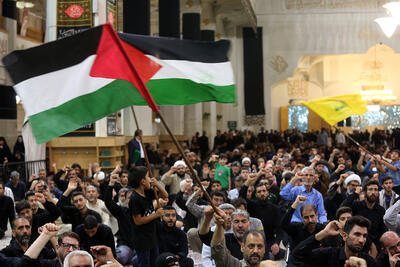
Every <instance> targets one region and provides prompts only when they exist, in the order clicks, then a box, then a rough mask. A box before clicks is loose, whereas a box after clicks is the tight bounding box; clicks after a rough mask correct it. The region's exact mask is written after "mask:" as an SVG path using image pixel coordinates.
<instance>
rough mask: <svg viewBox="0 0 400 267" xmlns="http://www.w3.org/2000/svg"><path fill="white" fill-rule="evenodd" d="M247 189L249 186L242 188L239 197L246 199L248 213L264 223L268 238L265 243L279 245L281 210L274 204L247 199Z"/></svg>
mask: <svg viewBox="0 0 400 267" xmlns="http://www.w3.org/2000/svg"><path fill="white" fill-rule="evenodd" d="M247 189H248V187H247V186H242V188H241V189H240V191H239V196H240V197H242V198H244V199H246V202H247V211H248V212H249V214H250V216H251V217H255V218H258V219H260V220H261V221H262V224H263V227H264V233H265V238H266V242H265V243H266V244H267V245H272V244H273V243H279V241H280V239H279V238H278V237H277V233H278V230H279V228H280V223H281V212H280V209H279V208H278V207H277V206H275V205H274V204H271V203H268V202H262V201H259V200H250V199H247V198H246V194H247Z"/></svg>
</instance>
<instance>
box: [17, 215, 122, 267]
mask: <svg viewBox="0 0 400 267" xmlns="http://www.w3.org/2000/svg"><path fill="white" fill-rule="evenodd" d="M60 228H61V227H60V226H57V225H55V224H52V223H48V224H46V225H44V226H43V227H42V233H41V234H40V236H39V237H38V238H37V240H35V242H34V243H33V244H32V245H31V246H30V247H29V248H28V250H27V251H26V252H25V254H24V257H23V258H22V261H21V262H20V264H19V265H18V266H19V267H36V266H37V267H50V266H57V267H58V266H61V267H63V266H64V267H69V266H90V267H94V260H93V257H92V256H91V255H90V254H89V253H88V252H87V251H81V250H78V249H79V242H77V241H78V240H76V237H77V236H76V234H74V233H72V235H71V232H70V233H65V234H62V235H61V236H60V237H59V240H58V242H59V243H60V239H62V240H64V241H62V242H63V244H64V245H63V247H64V248H66V247H67V245H69V246H68V250H69V251H64V252H63V253H62V254H63V255H60V254H61V252H60V253H59V257H60V259H59V260H56V261H54V260H53V261H48V260H37V257H38V255H39V253H40V252H41V250H42V249H43V247H44V246H45V244H46V243H47V242H48V241H50V240H51V239H54V238H55V236H56V235H57V234H58V231H59V230H60ZM78 238H79V237H78ZM66 242H71V243H66ZM90 249H91V253H92V255H93V256H94V259H95V260H96V261H97V265H98V266H103V265H105V264H110V266H113V267H122V265H121V264H119V262H118V261H117V260H116V259H115V258H114V256H113V253H112V251H111V248H109V247H107V246H93V247H91V248H90ZM61 260H63V261H62V262H61Z"/></svg>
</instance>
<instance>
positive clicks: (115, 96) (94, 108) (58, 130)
mask: <svg viewBox="0 0 400 267" xmlns="http://www.w3.org/2000/svg"><path fill="white" fill-rule="evenodd" d="M138 95H139V97H140V98H141V96H140V94H139V91H138V90H137V89H136V88H135V87H134V86H133V85H132V84H131V83H129V82H127V81H123V80H115V81H113V82H111V83H110V84H108V85H107V86H105V87H103V88H100V89H99V90H97V91H96V92H93V93H91V94H87V95H82V96H79V97H77V98H74V99H72V100H71V101H68V102H66V103H64V104H62V105H60V106H58V107H55V108H52V109H49V110H46V111H43V112H40V113H37V114H35V115H32V116H30V117H29V120H30V123H31V126H32V131H33V134H34V135H35V137H36V141H37V142H38V143H39V144H41V143H44V142H47V141H49V140H51V139H53V138H55V137H58V136H60V135H63V134H66V133H69V132H71V131H73V130H75V129H78V128H80V127H83V126H85V125H88V124H90V123H92V122H94V121H96V120H99V119H101V118H104V117H105V116H107V115H109V114H111V113H113V112H116V111H117V110H120V109H122V108H125V107H128V106H130V105H132V103H135V98H138ZM143 101H144V100H143Z"/></svg>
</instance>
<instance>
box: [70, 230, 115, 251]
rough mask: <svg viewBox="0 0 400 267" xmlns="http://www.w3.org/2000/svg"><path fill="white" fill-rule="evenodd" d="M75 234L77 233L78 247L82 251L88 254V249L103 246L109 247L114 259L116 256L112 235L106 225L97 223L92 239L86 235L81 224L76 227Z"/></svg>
mask: <svg viewBox="0 0 400 267" xmlns="http://www.w3.org/2000/svg"><path fill="white" fill-rule="evenodd" d="M75 233H77V234H78V235H79V237H80V238H81V240H80V241H79V246H80V248H81V249H82V250H86V251H87V252H89V253H90V247H92V246H98V245H104V246H107V247H110V248H111V250H112V252H113V254H114V257H115V256H116V253H115V242H114V235H113V233H112V231H111V228H110V227H108V226H107V225H104V224H102V223H99V227H98V228H97V232H96V233H95V234H94V236H92V237H90V236H88V235H87V234H86V232H85V227H84V225H83V224H81V225H78V227H76V229H75Z"/></svg>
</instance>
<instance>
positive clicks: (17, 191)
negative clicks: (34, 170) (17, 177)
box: [6, 181, 26, 201]
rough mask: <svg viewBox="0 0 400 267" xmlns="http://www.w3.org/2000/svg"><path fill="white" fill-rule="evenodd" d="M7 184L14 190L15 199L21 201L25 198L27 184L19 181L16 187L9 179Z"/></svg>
mask: <svg viewBox="0 0 400 267" xmlns="http://www.w3.org/2000/svg"><path fill="white" fill-rule="evenodd" d="M6 186H7V187H8V188H10V189H11V191H12V192H13V195H14V200H15V201H21V200H24V199H25V192H26V185H25V183H24V182H22V181H18V184H17V187H14V184H13V182H12V181H8V183H6Z"/></svg>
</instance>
